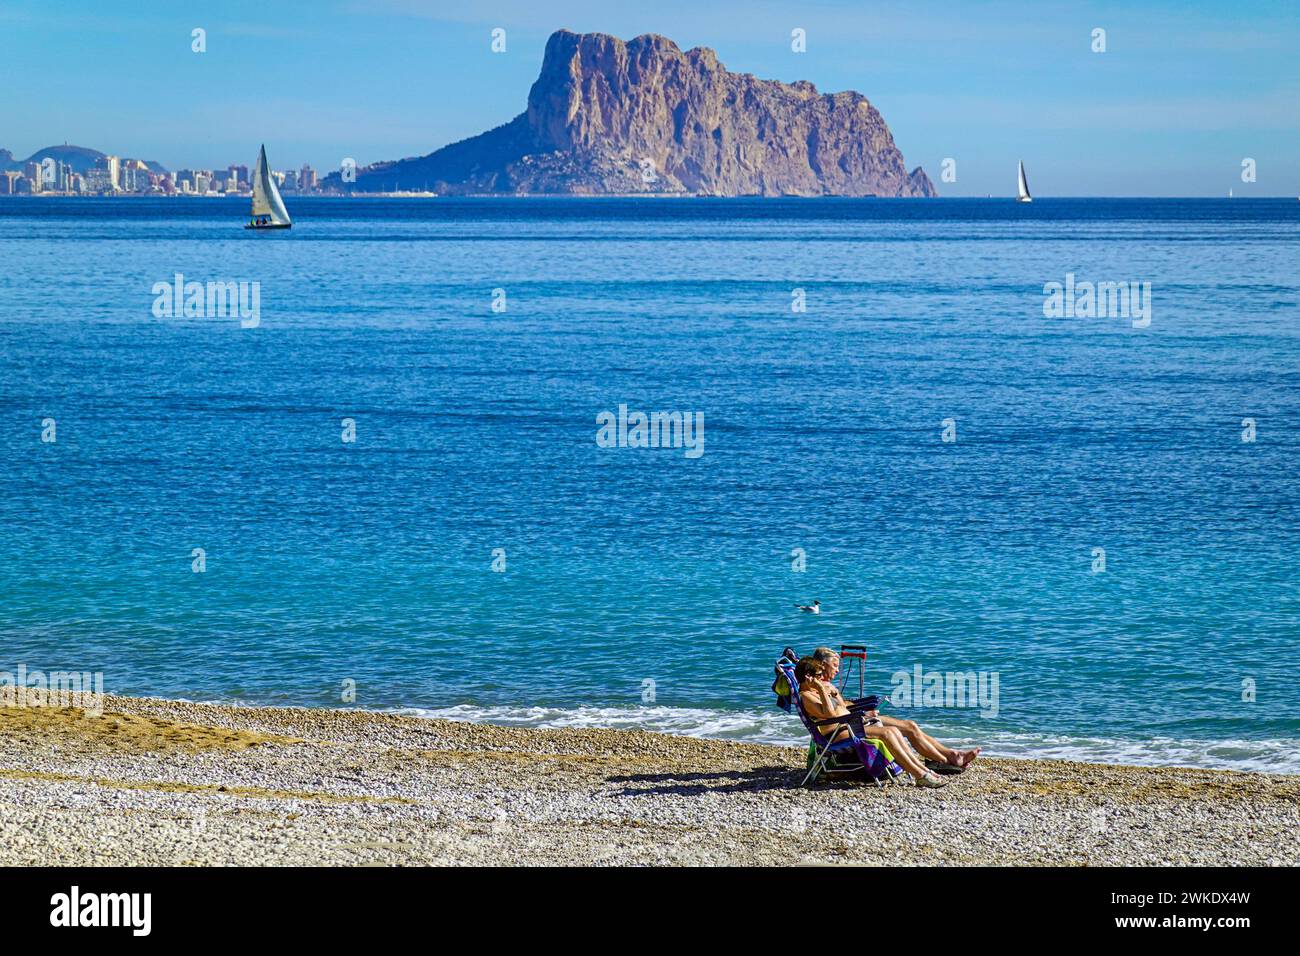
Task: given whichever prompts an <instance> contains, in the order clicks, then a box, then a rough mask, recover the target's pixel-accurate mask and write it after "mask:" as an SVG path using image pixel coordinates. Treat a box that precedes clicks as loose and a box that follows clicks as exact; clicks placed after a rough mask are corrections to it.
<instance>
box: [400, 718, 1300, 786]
mask: <svg viewBox="0 0 1300 956" xmlns="http://www.w3.org/2000/svg"><path fill="white" fill-rule="evenodd" d="M397 712H398V713H403V714H411V715H414V716H417V717H434V718H442V719H445V720H463V721H468V722H470V723H484V724H499V725H502V726H507V727H541V728H546V727H581V728H608V729H612V730H648V731H654V732H655V733H664V734H677V735H679V736H684V737H707V738H714V739H722V740H739V741H744V742H746V743H764V744H780V745H785V746H802V745H803V744H805V743H806V742H807V740H808V737H807V735H806V734H805V733H804V731H803V728H802V727H801V726H800V724H799V721H798V720H797V719H796V718H794V717H791V716H788V715H786V714H784V713H782V712H781V711H778V710H775V709H774V710H773V711H771V712H770V713H769V712H744V711H719V710H709V709H705V708H691V707H659V706H646V707H572V708H568V707H509V706H491V707H489V706H477V705H473V704H459V705H456V706H454V707H442V708H436V709H425V708H404V709H401V710H399V711H397ZM922 723H923V724H924V721H923V722H922ZM927 729H928V728H927ZM967 733H969V732H967ZM936 736H939V737H941V738H942V739H943V740H944V742H945V743H948V744H951V745H953V746H958V747H961V746H970V745H976V744H978V745H979V746H981V747H983V748H984V753H985V754H986V755H988V756H990V757H1014V758H1020V759H1028V760H1080V761H1088V762H1091V763H1107V764H1127V765H1133V766H1146V767H1199V768H1204V769H1211V770H1245V771H1260V772H1264V773H1288V774H1300V741H1296V740H1241V739H1236V740H1225V739H1223V738H1221V737H1218V738H1214V739H1213V740H1177V739H1173V738H1169V737H1155V738H1151V739H1148V740H1132V739H1124V738H1094V737H1071V736H1067V735H1062V734H1022V733H1010V732H1007V731H990V732H988V733H987V734H981V735H980V736H979V739H975V738H973V737H963V736H951V735H944V734H942V733H938V732H936Z"/></svg>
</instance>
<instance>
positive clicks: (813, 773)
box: [799, 743, 831, 787]
mask: <svg viewBox="0 0 1300 956" xmlns="http://www.w3.org/2000/svg"><path fill="white" fill-rule="evenodd" d="M830 753H831V745H830V744H829V743H827V744H826V746H825V747H823V748H822V750H821V753H819V754H818V755H817V759H816V760H814V761H813V765H812V767H810V768H809V770H808V773H807V774H805V775H804V778H803V782H802V783H800V784H799V786H801V787H804V786H807V785H808V784H809V782H810V781H816V779H817V775H818V774H819V773H821V770H822V764H824V763H826V759H827V758H828V757H829V756H830Z"/></svg>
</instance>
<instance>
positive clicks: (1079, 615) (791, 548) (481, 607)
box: [0, 197, 1300, 773]
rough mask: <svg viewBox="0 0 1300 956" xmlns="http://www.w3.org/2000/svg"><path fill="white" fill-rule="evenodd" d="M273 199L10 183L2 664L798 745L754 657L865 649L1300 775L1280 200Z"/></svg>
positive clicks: (969, 734)
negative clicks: (1058, 285)
mask: <svg viewBox="0 0 1300 956" xmlns="http://www.w3.org/2000/svg"><path fill="white" fill-rule="evenodd" d="M289 206H290V210H291V212H292V213H293V214H294V216H295V220H296V221H295V225H294V228H293V229H292V230H291V231H287V232H280V233H265V234H257V233H250V232H247V231H245V230H244V229H242V228H241V226H242V224H243V222H244V221H245V220H246V218H247V209H246V203H245V202H241V201H234V200H231V201H226V200H192V199H191V200H180V199H177V200H143V199H141V200H130V199H127V200H79V199H63V200H60V199H46V200H40V199H23V198H15V199H6V200H3V201H0V456H2V457H0V464H2V466H3V467H2V468H0V671H15V670H16V668H18V667H19V666H20V665H23V666H26V667H27V668H28V669H29V670H38V669H40V670H74V669H75V670H87V671H102V672H103V674H104V681H105V687H106V689H107V690H109V691H111V692H115V693H123V694H135V695H146V696H160V697H180V698H188V699H197V700H215V701H238V702H248V703H259V704H271V705H291V704H293V705H298V704H304V705H313V706H337V707H343V706H353V707H364V708H373V709H399V710H412V711H416V712H420V713H428V714H436V715H445V716H459V717H464V718H469V719H479V720H490V721H496V722H505V723H520V724H527V725H538V726H573V725H601V726H636V727H645V728H650V729H658V730H666V731H671V732H678V733H689V734H696V735H707V736H721V737H731V738H739V739H748V740H762V741H783V742H795V741H798V740H800V739H801V738H802V736H803V735H802V731H801V729H800V727H799V725H798V723H797V721H796V720H795V719H794V718H791V717H789V716H787V715H786V714H784V713H782V712H781V711H779V710H777V709H776V707H775V706H774V703H773V701H774V698H773V696H772V694H771V693H770V691H769V685H770V683H771V679H772V664H773V661H774V659H775V657H776V655H777V654H778V653H779V652H780V650H781V648H782V647H783V646H784V645H786V644H791V645H793V646H795V647H796V648H797V649H799V650H804V651H806V650H811V649H812V648H813V647H815V646H817V645H830V646H835V647H838V646H839V645H841V644H845V643H848V644H865V645H867V646H868V648H869V655H870V657H869V661H868V669H867V680H866V686H867V689H868V690H875V691H879V692H889V691H890V688H891V675H892V674H894V673H895V672H897V671H906V672H908V673H909V674H910V673H914V671H915V668H916V667H918V666H920V667H921V668H922V670H923V672H924V673H927V674H931V673H938V674H940V675H942V674H946V673H948V672H953V673H964V672H976V673H980V674H984V675H986V677H989V678H990V679H991V677H992V675H997V678H998V688H999V695H998V700H997V707H996V711H997V712H996V715H995V716H994V715H993V714H992V713H990V712H988V711H989V710H990V709H989V708H985V709H984V711H981V710H980V709H976V708H972V707H957V706H927V707H921V708H902V707H894V708H892V709H890V712H892V713H895V714H897V715H899V716H909V717H914V718H916V719H918V720H919V721H920V722H921V723H922V725H923V726H926V727H927V728H930V729H931V730H932V731H933V732H934V733H935V734H936V735H937V736H939V737H940V738H941V739H945V740H949V741H951V742H954V743H968V742H977V743H980V744H983V745H984V746H985V747H986V751H987V752H988V753H990V754H998V755H1015V756H1028V757H1055V756H1073V757H1080V758H1086V759H1094V760H1103V761H1118V762H1138V763H1149V764H1181V765H1199V766H1213V767H1233V768H1239V769H1250V768H1255V769H1270V770H1275V771H1286V772H1291V773H1297V772H1300V712H1298V709H1297V704H1298V703H1300V690H1298V687H1300V665H1298V663H1297V657H1298V656H1300V588H1298V585H1300V480H1298V479H1300V467H1298V463H1300V203H1297V202H1296V201H1295V200H1294V199H1290V200H1246V199H1238V200H1068V199H1060V200H1052V199H1043V200H1036V201H1035V202H1034V203H1033V204H1032V205H1030V206H1020V205H1017V204H1016V203H1014V202H1011V201H1009V200H935V201H921V200H904V201H891V200H843V201H841V200H754V201H749V200H706V199H693V200H691V199H683V200H669V199H640V200H637V199H629V200H619V199H609V200H604V199H575V200H561V199H555V200H527V199H513V200H489V199H478V200H455V199H431V200H430V199H423V200H400V199H383V200H380V199H375V200H342V199H340V200H330V199H315V200H312V199H298V200H295V199H294V198H293V197H289ZM177 273H180V274H182V275H183V276H184V278H185V279H186V280H187V281H198V282H208V281H225V280H229V281H234V282H240V281H243V282H249V283H251V282H256V283H258V288H259V320H260V321H259V323H258V325H257V326H256V327H253V328H244V327H242V326H241V323H240V322H239V321H238V320H237V319H232V318H228V317H213V316H209V317H202V318H183V317H180V318H167V317H163V318H158V317H156V316H155V314H154V312H153V308H152V307H153V305H154V303H155V299H156V298H157V296H156V295H155V293H154V291H153V289H154V286H155V283H160V282H162V283H170V282H172V281H173V277H174V276H175V275H176V274H177ZM1067 274H1073V275H1074V276H1075V281H1076V282H1083V281H1090V282H1128V281H1135V282H1149V283H1150V303H1151V321H1150V324H1149V325H1147V326H1146V327H1134V325H1133V323H1132V322H1131V321H1130V320H1129V318H1126V317H1113V316H1112V317H1086V316H1084V317H1081V316H1072V317H1068V318H1067V317H1061V318H1056V317H1053V318H1049V317H1046V316H1045V315H1044V299H1045V295H1044V285H1045V284H1046V283H1050V282H1054V281H1055V282H1062V283H1064V282H1065V281H1066V276H1067ZM494 290H500V291H496V292H494ZM795 290H803V291H802V295H803V303H804V306H805V311H794V310H793V309H792V304H794V303H796V296H795ZM494 302H497V303H498V309H500V304H501V303H504V306H505V307H504V310H500V311H494V309H493V303H494ZM620 405H626V406H627V407H628V409H630V410H633V411H636V410H640V411H644V412H651V411H682V412H687V413H697V412H698V413H702V414H703V416H704V422H705V431H704V446H703V447H704V452H703V454H701V455H699V456H698V457H694V458H692V457H688V456H687V455H686V454H685V452H684V450H683V449H681V448H657V449H656V448H634V447H612V448H611V447H601V446H600V445H598V443H597V440H596V438H597V423H596V422H597V416H598V415H599V414H600V413H601V412H602V411H612V412H615V413H617V410H618V408H619V406H620ZM46 419H53V420H54V422H55V432H54V438H55V440H54V441H43V440H42V437H43V433H45V432H46V431H47V428H46V426H44V425H43V422H44V421H45V420H46ZM344 419H351V420H352V421H353V422H354V423H355V441H353V442H345V441H343V430H344V425H343V420H344ZM1245 419H1253V421H1254V423H1255V424H1254V428H1255V436H1254V441H1243V434H1244V432H1245V431H1246V429H1247V427H1248V426H1247V425H1244V424H1243V420H1245ZM945 420H951V425H950V428H949V433H950V434H949V437H954V436H953V429H955V441H944V440H943V439H944V429H945V425H944V422H945ZM198 548H201V549H203V554H204V562H205V564H204V570H203V571H202V572H201V573H196V571H195V570H194V565H195V562H196V560H197V559H196V558H195V557H194V554H195V549H198ZM1099 548H1100V549H1104V559H1105V568H1104V571H1100V572H1098V570H1097V567H1098V565H1097V561H1098V552H1096V551H1095V550H1094V549H1099ZM496 549H502V550H503V553H504V560H505V569H504V571H503V572H502V571H495V570H493V562H494V551H495V552H496V554H497V555H498V558H499V556H500V555H501V554H502V551H496ZM796 549H801V551H800V552H798V553H796ZM799 553H801V554H802V555H803V560H804V562H806V564H805V570H803V571H797V570H795V569H794V566H795V564H796V563H797V562H798V560H799V558H798V554H799ZM497 564H498V566H499V565H500V561H499V560H498V561H497ZM814 599H818V600H820V601H821V603H822V607H823V609H824V613H822V614H821V615H819V616H813V615H810V614H805V613H802V612H800V611H798V610H796V608H795V607H794V605H795V604H802V603H807V602H809V601H811V600H814ZM347 681H355V686H356V697H355V700H354V701H353V700H351V699H345V698H344V696H343V692H344V690H345V689H346V687H348V686H351V685H347V684H345V682H347ZM853 690H854V692H855V693H856V679H855V680H854V682H853ZM949 703H951V701H950V702H949Z"/></svg>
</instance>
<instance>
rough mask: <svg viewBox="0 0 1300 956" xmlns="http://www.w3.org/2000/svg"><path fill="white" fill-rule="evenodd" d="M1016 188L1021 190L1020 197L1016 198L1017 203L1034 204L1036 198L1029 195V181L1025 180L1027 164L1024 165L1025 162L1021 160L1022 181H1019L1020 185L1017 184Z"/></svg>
mask: <svg viewBox="0 0 1300 956" xmlns="http://www.w3.org/2000/svg"><path fill="white" fill-rule="evenodd" d="M1016 186H1017V187H1018V188H1019V190H1020V195H1018V196H1017V197H1016V201H1017V202H1033V201H1034V197H1033V196H1031V195H1029V181H1028V180H1026V179H1025V163H1024V160H1021V162H1020V181H1019V182H1018V183H1016Z"/></svg>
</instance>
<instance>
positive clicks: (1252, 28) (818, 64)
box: [0, 0, 1300, 197]
mask: <svg viewBox="0 0 1300 956" xmlns="http://www.w3.org/2000/svg"><path fill="white" fill-rule="evenodd" d="M110 9H111V10H112V12H105V9H104V8H103V7H101V6H100V5H96V4H91V3H89V2H86V0H69V2H66V3H61V4H59V5H57V6H53V5H50V4H48V3H38V2H32V0H9V2H7V3H6V5H5V9H4V10H3V11H0V79H2V80H3V84H4V89H5V91H6V93H5V100H6V108H5V113H6V117H5V124H4V127H3V129H0V149H8V150H11V151H12V153H13V155H14V158H15V160H22V159H24V158H26V157H27V156H29V155H31V154H32V153H34V152H36V151H37V150H39V149H42V148H44V147H48V146H53V145H57V144H62V143H64V142H68V143H71V144H74V145H78V146H83V147H88V148H91V149H96V150H100V151H103V152H106V153H110V154H113V155H116V156H121V157H131V158H138V159H142V160H151V161H154V162H158V163H161V164H162V165H163V166H165V167H167V168H168V169H171V170H177V169H181V168H189V169H199V168H208V169H213V170H224V169H227V168H228V167H229V165H230V164H232V163H237V164H239V165H249V166H251V165H252V162H253V160H254V159H255V157H256V153H257V148H258V146H259V145H260V144H261V143H263V142H265V143H266V146H267V151H268V155H269V156H271V157H272V164H273V166H275V167H276V168H278V169H284V170H289V169H293V170H297V169H299V168H300V167H302V166H303V165H310V166H311V167H313V168H314V169H316V170H318V171H319V173H320V176H321V178H324V176H325V175H326V174H327V173H328V172H331V171H333V170H337V169H338V168H339V166H340V164H341V163H342V161H343V160H344V159H345V158H351V159H354V160H355V161H356V162H357V163H358V164H359V165H361V166H365V165H367V164H370V163H373V162H377V161H385V160H396V159H401V158H404V157H409V156H419V155H424V154H427V153H430V152H432V151H434V150H435V149H437V148H439V147H441V146H444V145H446V144H448V143H450V142H454V141H456V140H459V139H463V138H465V137H468V136H472V135H475V134H477V133H480V132H482V131H484V130H487V129H490V128H492V127H494V126H498V125H500V124H501V123H504V122H507V121H508V120H510V119H511V118H513V117H514V116H516V115H517V114H519V113H520V112H522V111H523V109H524V107H525V104H526V99H527V95H528V90H529V88H530V86H531V85H532V83H533V81H534V80H535V79H536V76H537V71H538V68H539V66H540V64H541V59H542V50H543V47H544V44H545V42H546V38H547V37H548V36H549V35H550V33H551V32H553V31H554V30H556V29H559V28H561V27H567V28H569V29H573V30H578V31H588V32H590V31H599V32H606V33H611V34H614V35H616V36H620V37H623V38H625V39H627V38H631V37H633V36H636V35H638V34H641V33H647V32H654V33H660V34H663V35H665V36H667V37H669V38H670V39H672V40H673V41H675V42H676V43H678V45H680V46H682V47H683V48H689V47H692V46H708V47H710V48H712V49H713V50H715V51H716V52H717V54H718V56H719V58H720V59H721V60H722V62H723V63H724V64H726V66H727V67H728V68H729V69H732V70H736V71H743V72H751V73H754V74H756V75H758V76H763V77H770V78H773V79H780V80H784V81H787V82H788V81H792V80H796V79H804V80H810V81H812V82H814V83H816V84H817V87H818V89H819V90H820V91H822V92H835V91H839V90H844V89H853V90H857V91H858V92H861V93H863V94H864V95H866V96H867V97H868V98H869V99H870V100H871V101H872V103H873V104H874V105H875V106H876V107H877V108H878V109H879V110H880V111H881V113H882V114H883V116H884V118H885V120H886V122H887V123H888V124H889V127H890V129H891V131H892V132H893V135H894V138H895V141H896V143H897V145H898V147H899V149H900V150H901V151H902V153H903V157H904V159H905V161H906V164H907V166H908V167H909V168H911V167H913V166H917V165H919V166H922V167H924V168H925V170H926V172H927V173H928V174H929V176H930V178H931V179H932V180H933V181H934V183H935V185H936V187H937V188H938V190H939V192H940V194H941V195H944V196H983V195H986V194H990V193H991V194H995V195H1006V194H1009V193H1011V194H1013V193H1014V183H1015V168H1016V162H1017V161H1018V160H1021V159H1023V160H1024V162H1025V164H1026V166H1027V167H1028V170H1029V174H1030V177H1031V181H1032V182H1033V186H1034V191H1035V194H1036V195H1038V196H1051V195H1117V196H1124V195H1148V196H1162V195H1163V196H1171V195H1173V196H1224V195H1227V193H1228V191H1229V190H1230V189H1231V190H1233V191H1234V193H1235V195H1237V196H1240V197H1249V196H1282V195H1300V120H1298V119H1297V116H1298V115H1300V111H1297V109H1296V106H1295V104H1296V102H1297V94H1300V58H1297V57H1296V56H1295V52H1294V51H1295V50H1296V49H1297V48H1298V47H1300V18H1298V17H1296V16H1295V11H1294V8H1293V7H1292V6H1290V5H1289V4H1286V3H1282V2H1274V3H1265V2H1258V0H1256V2H1251V0H1247V2H1242V3H1237V4H1234V5H1231V6H1228V5H1223V4H1210V3H1183V4H1180V3H1175V2H1151V0H1138V2H1135V3H1118V2H1109V0H1107V2H1099V3H1095V4H1090V5H1089V6H1088V8H1087V10H1086V11H1082V12H1081V11H1079V10H1078V9H1075V8H1072V6H1071V5H1066V4H1051V3H1043V4H1026V3H1014V4H1013V3H1006V2H992V3H987V4H984V3H982V4H978V5H952V4H938V3H914V4H907V5H904V4H901V3H896V4H879V5H873V6H871V7H870V8H864V7H863V5H861V4H858V3H851V2H839V0H814V2H808V3H799V4H795V3H789V4H783V3H764V4H760V5H757V6H756V5H753V4H742V3H739V2H732V0H721V2H719V3H716V4H711V5H703V4H693V3H685V2H679V0H662V2H660V3H657V4H655V5H653V6H651V5H645V6H641V5H632V6H629V7H628V8H627V9H612V8H611V7H610V5H609V4H608V3H597V2H596V0H558V2H556V3H553V4H549V5H547V6H546V7H545V9H542V8H539V7H538V6H536V5H532V4H526V3H524V2H522V0H510V2H495V3H493V2H487V3H471V4H468V5H466V6H464V7H463V8H457V7H456V6H454V5H449V4H442V3H432V2H429V3H424V2H418V0H376V2H374V3H365V4H362V3H357V2H324V3H314V4H296V3H287V4H283V5H279V6H277V7H275V8H274V10H273V11H271V12H272V13H273V14H274V19H268V18H267V16H268V13H267V11H268V8H266V7H265V6H264V5H261V4H255V3H252V2H250V0H231V2H225V3H215V4H209V5H205V6H203V7H201V8H199V10H198V12H190V13H186V12H177V11H174V10H170V9H152V8H149V9H142V10H138V11H137V10H136V9H133V8H110ZM195 29H201V30H203V31H204V33H203V34H202V37H203V46H204V47H205V49H204V52H193V50H192V47H193V46H194V45H195V41H194V39H193V31H194V30H195ZM494 29H501V30H504V31H505V33H504V41H505V51H504V52H496V53H494V52H493V50H492V41H493V36H492V31H493V30H494ZM795 29H799V30H803V31H805V35H806V38H807V39H806V52H795V51H794V50H792V43H791V32H792V31H793V30H795ZM1098 30H1102V31H1105V32H1104V34H1097V33H1096V31H1098ZM1099 46H1101V47H1103V48H1104V49H1103V50H1098V49H1097V48H1098V47H1099ZM1094 50H1096V52H1094ZM945 160H951V163H947V164H945ZM1247 161H1249V169H1250V170H1251V171H1252V173H1253V179H1252V178H1249V177H1248V176H1247V175H1246V174H1247V167H1246V164H1247ZM945 170H948V172H949V173H950V174H955V181H953V180H951V179H949V178H945Z"/></svg>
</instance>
